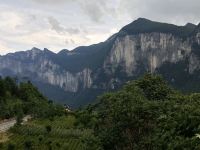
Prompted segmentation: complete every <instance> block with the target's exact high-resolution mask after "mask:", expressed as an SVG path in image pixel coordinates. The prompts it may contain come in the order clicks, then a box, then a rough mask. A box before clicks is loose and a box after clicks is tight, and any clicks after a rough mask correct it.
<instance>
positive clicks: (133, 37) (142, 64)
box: [0, 18, 200, 107]
mask: <svg viewBox="0 0 200 150" xmlns="http://www.w3.org/2000/svg"><path fill="white" fill-rule="evenodd" d="M199 45H200V30H199V25H194V24H191V23H188V24H186V25H184V26H176V25H172V24H167V23H159V22H155V21H151V20H148V19H144V18H139V19H137V20H136V21H133V22H132V23H130V24H128V25H127V26H125V27H123V28H122V29H121V30H120V31H119V32H118V33H116V34H114V35H112V36H110V37H109V38H108V39H107V40H106V41H104V42H100V43H98V44H93V45H90V46H79V47H77V48H75V49H73V50H71V51H69V50H66V49H64V50H61V51H60V52H58V53H54V52H52V51H50V50H48V49H46V48H44V50H40V49H38V48H32V49H31V50H28V51H23V52H16V53H12V54H7V55H4V56H1V57H0V73H1V74H2V76H6V75H12V76H13V75H15V76H18V77H19V78H23V76H26V77H29V78H30V80H31V81H33V82H34V83H35V84H37V85H38V87H39V89H40V90H41V91H42V92H43V93H44V94H45V95H47V96H49V95H51V91H53V89H55V91H54V93H55V96H54V95H53V96H50V98H51V97H53V99H55V98H56V91H60V92H58V93H60V94H57V95H63V96H62V97H63V98H59V99H58V101H60V102H63V103H69V104H71V105H72V106H73V107H78V106H80V105H84V104H87V103H88V102H92V101H93V100H94V99H95V97H96V96H97V95H98V94H99V93H102V92H106V91H111V90H116V89H118V88H119V87H121V86H122V85H123V84H124V83H125V82H127V81H129V80H134V79H137V78H138V77H140V76H141V75H143V74H144V73H145V72H152V73H156V72H157V73H160V74H162V75H163V76H164V77H165V78H167V76H166V75H167V74H168V76H169V77H170V78H167V79H168V81H169V82H170V84H172V85H173V86H175V87H178V88H179V89H182V87H183V89H187V88H186V87H187V85H183V86H182V87H181V86H180V85H179V82H180V81H179V79H178V77H179V78H180V76H181V75H180V74H179V75H178V76H177V73H175V71H174V72H173V71H172V72H171V74H170V73H169V71H166V70H168V68H170V66H171V65H172V66H174V70H179V71H180V72H184V70H187V71H186V72H184V73H185V76H186V77H187V78H186V79H187V80H188V82H189V80H190V78H188V77H189V76H194V77H193V78H195V81H196V80H198V78H197V76H198V70H199V69H200V60H199V56H200V55H199V53H198V52H199V51H200V49H199V47H200V46H199ZM181 62H184V65H182V66H181V67H179V66H180V64H179V63H181ZM166 64H167V65H166ZM163 66H165V67H164V68H163ZM183 66H184V67H183ZM169 74H170V75H169ZM176 76H177V77H176ZM172 81H173V82H172ZM47 87H49V88H50V87H51V88H50V89H51V90H49V93H48V91H47V90H45V89H47ZM54 87H55V88H54ZM198 89H200V87H198V88H197V90H198ZM61 93H62V94H61ZM87 95H88V96H89V97H90V98H89V97H87ZM58 97H60V96H58Z"/></svg>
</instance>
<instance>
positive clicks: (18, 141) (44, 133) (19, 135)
mask: <svg viewBox="0 0 200 150" xmlns="http://www.w3.org/2000/svg"><path fill="white" fill-rule="evenodd" d="M74 122H75V118H74V117H73V116H67V117H66V116H63V117H57V118H54V119H51V120H49V119H45V120H34V121H30V122H28V123H26V124H25V125H22V126H20V127H13V128H12V129H11V130H10V133H11V135H10V137H9V141H8V142H6V143H4V144H3V145H2V144H1V145H0V149H8V148H10V149H17V150H18V149H33V150H49V149H52V150H54V149H55V150H59V149H60V150H83V149H84V145H83V144H82V142H81V138H82V137H83V136H88V135H89V134H91V130H86V129H84V130H81V129H76V128H74Z"/></svg>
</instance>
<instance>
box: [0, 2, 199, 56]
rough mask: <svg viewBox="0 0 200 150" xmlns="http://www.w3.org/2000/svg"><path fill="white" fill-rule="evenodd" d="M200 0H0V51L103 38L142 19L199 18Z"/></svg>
mask: <svg viewBox="0 0 200 150" xmlns="http://www.w3.org/2000/svg"><path fill="white" fill-rule="evenodd" d="M199 14H200V0H0V54H1V55H3V54H6V53H8V52H15V51H20V50H28V49H31V48H32V47H38V48H41V49H43V48H44V47H45V48H48V49H50V50H52V51H54V52H58V51H60V50H61V49H69V50H71V49H73V48H75V47H77V46H81V45H90V44H94V43H98V42H101V41H104V40H106V39H107V38H108V37H109V36H110V35H112V34H113V33H115V32H117V31H118V30H119V29H120V28H121V27H123V26H124V25H126V24H128V23H130V22H132V21H133V20H135V19H137V18H139V17H143V18H148V19H152V20H156V21H162V22H168V23H174V24H178V25H184V24H186V23H187V22H192V23H195V24H198V23H199V22H200V16H199Z"/></svg>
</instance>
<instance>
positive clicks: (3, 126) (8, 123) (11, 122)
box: [0, 116, 31, 133]
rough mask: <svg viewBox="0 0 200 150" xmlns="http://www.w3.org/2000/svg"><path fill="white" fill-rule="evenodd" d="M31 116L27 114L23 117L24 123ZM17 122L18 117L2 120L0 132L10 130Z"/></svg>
mask: <svg viewBox="0 0 200 150" xmlns="http://www.w3.org/2000/svg"><path fill="white" fill-rule="evenodd" d="M30 118H31V117H30V116H26V117H24V118H23V123H24V122H27V121H28V120H29V119H30ZM15 123H16V119H15V118H13V119H9V120H5V121H1V122H0V133H2V132H6V131H7V130H9V129H10V128H11V127H13V126H14V125H15Z"/></svg>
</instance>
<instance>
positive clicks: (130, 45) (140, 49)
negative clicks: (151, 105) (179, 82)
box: [105, 33, 191, 76]
mask: <svg viewBox="0 0 200 150" xmlns="http://www.w3.org/2000/svg"><path fill="white" fill-rule="evenodd" d="M190 52H191V43H190V41H189V40H185V41H183V40H182V39H181V38H178V37H175V36H173V35H172V34H164V33H150V34H147V33H146V34H139V35H127V36H125V37H120V38H117V39H116V41H115V43H114V45H113V47H112V49H111V52H110V55H109V56H108V58H107V60H106V62H105V66H106V65H111V66H112V69H113V71H114V70H115V68H117V67H118V66H119V65H121V64H124V67H125V68H124V69H125V71H126V73H127V74H128V75H130V76H131V75H133V74H134V73H135V70H136V69H138V68H137V67H138V65H139V63H143V64H144V65H145V68H146V70H148V71H151V72H154V71H155V69H156V68H158V67H159V66H160V65H162V64H163V63H164V62H172V63H175V62H177V61H179V60H181V59H183V58H184V57H185V56H187V55H188V54H189V53H190Z"/></svg>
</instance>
